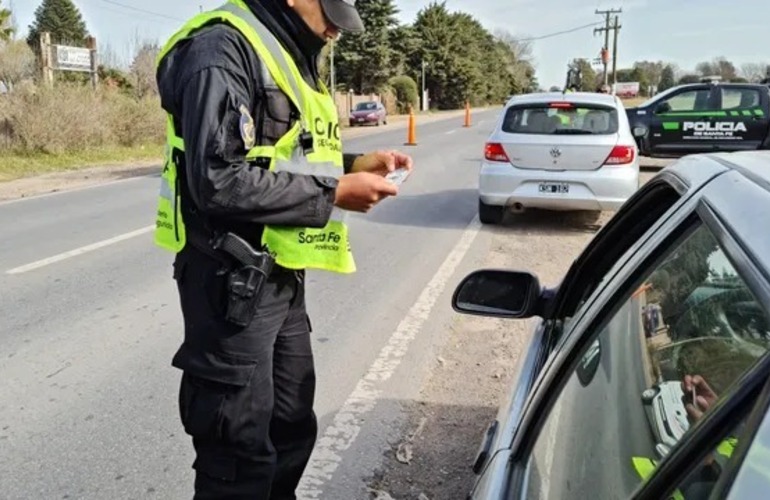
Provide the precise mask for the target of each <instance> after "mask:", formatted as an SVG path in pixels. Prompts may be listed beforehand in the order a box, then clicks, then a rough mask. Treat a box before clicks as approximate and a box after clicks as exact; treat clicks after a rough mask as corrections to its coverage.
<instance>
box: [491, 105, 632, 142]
mask: <svg viewBox="0 0 770 500" xmlns="http://www.w3.org/2000/svg"><path fill="white" fill-rule="evenodd" d="M503 132H507V133H510V134H537V135H607V134H616V133H617V132H618V112H617V110H616V109H615V108H611V107H609V106H601V105H592V104H571V103H546V104H535V105H532V104H530V105H521V106H511V107H510V108H508V110H507V111H506V113H505V118H504V119H503Z"/></svg>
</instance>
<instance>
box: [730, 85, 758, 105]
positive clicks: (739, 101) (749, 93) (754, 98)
mask: <svg viewBox="0 0 770 500" xmlns="http://www.w3.org/2000/svg"><path fill="white" fill-rule="evenodd" d="M721 90H722V109H736V110H743V109H751V108H754V107H756V106H759V103H760V96H759V91H758V90H755V89H730V88H723V89H721Z"/></svg>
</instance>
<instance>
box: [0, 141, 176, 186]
mask: <svg viewBox="0 0 770 500" xmlns="http://www.w3.org/2000/svg"><path fill="white" fill-rule="evenodd" d="M162 158H163V145H159V144H146V145H141V146H131V147H128V146H103V147H96V148H88V149H85V150H83V151H77V152H72V153H60V154H45V153H29V154H26V153H25V154H18V153H12V152H7V153H3V154H2V155H0V182H4V181H11V180H14V179H20V178H22V177H31V176H35V175H41V174H47V173H52V172H62V171H68V170H79V169H83V168H88V167H97V166H104V165H123V164H128V163H133V162H137V161H153V160H157V161H158V162H160V161H161V160H162Z"/></svg>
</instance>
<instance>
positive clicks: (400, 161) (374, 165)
mask: <svg viewBox="0 0 770 500" xmlns="http://www.w3.org/2000/svg"><path fill="white" fill-rule="evenodd" d="M412 164H413V162H412V158H411V157H410V156H409V155H405V154H404V153H400V152H398V151H374V152H373V153H369V154H365V155H362V156H359V157H358V158H356V161H354V162H353V167H352V172H354V173H355V172H371V173H373V174H378V175H381V176H386V175H388V173H390V172H392V171H394V170H396V169H399V168H404V169H406V170H409V171H411V170H412Z"/></svg>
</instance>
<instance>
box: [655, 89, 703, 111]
mask: <svg viewBox="0 0 770 500" xmlns="http://www.w3.org/2000/svg"><path fill="white" fill-rule="evenodd" d="M709 93H710V91H709V90H706V89H702V90H689V91H685V92H681V93H679V94H676V95H675V96H673V97H670V98H669V99H666V100H665V101H663V102H662V103H666V104H668V105H669V106H670V111H672V112H676V111H707V110H708V108H709V106H708V100H709Z"/></svg>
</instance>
